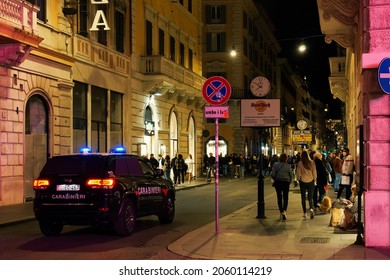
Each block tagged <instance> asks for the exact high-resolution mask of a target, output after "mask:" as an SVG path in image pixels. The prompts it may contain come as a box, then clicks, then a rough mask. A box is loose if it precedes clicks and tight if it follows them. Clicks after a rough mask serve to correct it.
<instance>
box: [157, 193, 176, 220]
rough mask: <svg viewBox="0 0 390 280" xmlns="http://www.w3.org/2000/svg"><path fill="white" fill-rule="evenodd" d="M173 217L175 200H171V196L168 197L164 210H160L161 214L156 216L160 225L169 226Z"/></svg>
mask: <svg viewBox="0 0 390 280" xmlns="http://www.w3.org/2000/svg"><path fill="white" fill-rule="evenodd" d="M174 217H175V200H174V199H173V197H172V196H168V198H167V201H166V202H165V205H164V208H163V209H162V211H161V213H159V214H158V220H159V221H160V223H162V224H169V223H172V221H173V218H174Z"/></svg>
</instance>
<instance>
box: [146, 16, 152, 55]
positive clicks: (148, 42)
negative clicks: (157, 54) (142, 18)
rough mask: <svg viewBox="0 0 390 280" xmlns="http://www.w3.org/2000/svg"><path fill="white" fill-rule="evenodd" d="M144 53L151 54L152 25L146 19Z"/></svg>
mask: <svg viewBox="0 0 390 280" xmlns="http://www.w3.org/2000/svg"><path fill="white" fill-rule="evenodd" d="M145 39H146V55H152V54H153V25H152V23H151V22H150V21H148V20H147V21H146V38H145Z"/></svg>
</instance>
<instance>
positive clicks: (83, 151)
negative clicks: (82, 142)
mask: <svg viewBox="0 0 390 280" xmlns="http://www.w3.org/2000/svg"><path fill="white" fill-rule="evenodd" d="M90 152H92V150H91V149H90V148H89V147H82V148H81V149H80V153H82V154H89V153H90Z"/></svg>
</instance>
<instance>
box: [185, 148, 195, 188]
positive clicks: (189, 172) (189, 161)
mask: <svg viewBox="0 0 390 280" xmlns="http://www.w3.org/2000/svg"><path fill="white" fill-rule="evenodd" d="M185 163H186V164H187V172H186V176H187V180H188V183H191V181H192V177H193V172H194V160H193V159H192V155H191V154H188V157H187V158H186V160H185Z"/></svg>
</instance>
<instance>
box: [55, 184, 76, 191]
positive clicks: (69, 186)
mask: <svg viewBox="0 0 390 280" xmlns="http://www.w3.org/2000/svg"><path fill="white" fill-rule="evenodd" d="M79 190H80V185H76V184H62V185H57V191H79Z"/></svg>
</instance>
